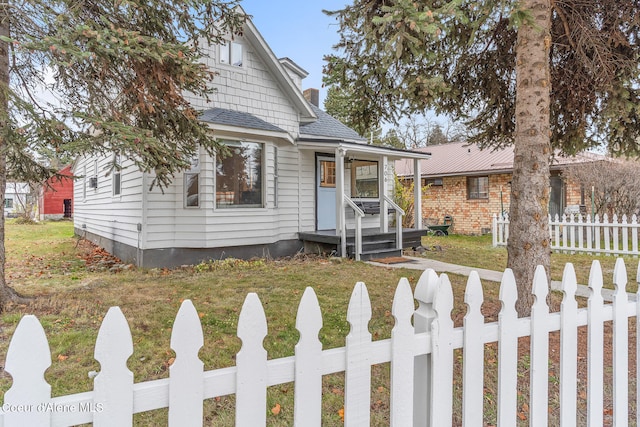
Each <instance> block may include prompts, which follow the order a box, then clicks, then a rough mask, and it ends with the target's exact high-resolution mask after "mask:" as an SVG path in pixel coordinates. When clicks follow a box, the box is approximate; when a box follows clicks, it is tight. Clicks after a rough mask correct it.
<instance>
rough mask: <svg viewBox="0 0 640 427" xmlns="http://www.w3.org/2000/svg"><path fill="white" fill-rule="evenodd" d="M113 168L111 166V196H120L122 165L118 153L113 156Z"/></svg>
mask: <svg viewBox="0 0 640 427" xmlns="http://www.w3.org/2000/svg"><path fill="white" fill-rule="evenodd" d="M113 163H114V168H113V179H112V187H111V188H112V194H113V197H121V196H122V167H121V162H120V155H119V154H116V155H115V156H114V160H113Z"/></svg>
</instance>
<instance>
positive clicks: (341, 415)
mask: <svg viewBox="0 0 640 427" xmlns="http://www.w3.org/2000/svg"><path fill="white" fill-rule="evenodd" d="M338 415H340V419H341V420H342V421H343V422H344V408H342V409H340V410H339V411H338Z"/></svg>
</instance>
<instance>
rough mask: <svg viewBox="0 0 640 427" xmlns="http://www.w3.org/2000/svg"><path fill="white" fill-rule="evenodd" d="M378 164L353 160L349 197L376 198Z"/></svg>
mask: <svg viewBox="0 0 640 427" xmlns="http://www.w3.org/2000/svg"><path fill="white" fill-rule="evenodd" d="M378 187H379V185H378V162H372V161H365V160H354V161H353V163H352V164H351V197H362V198H377V197H378Z"/></svg>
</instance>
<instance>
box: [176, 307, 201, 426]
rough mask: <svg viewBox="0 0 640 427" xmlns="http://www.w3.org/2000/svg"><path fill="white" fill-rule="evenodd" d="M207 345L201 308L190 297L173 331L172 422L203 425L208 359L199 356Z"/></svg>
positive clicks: (179, 313)
mask: <svg viewBox="0 0 640 427" xmlns="http://www.w3.org/2000/svg"><path fill="white" fill-rule="evenodd" d="M203 345H204V337H203V334H202V324H201V323H200V317H199V316H198V312H197V311H196V308H195V307H194V306H193V303H192V302H191V301H190V300H184V301H183V302H182V305H181V306H180V310H178V314H177V315H176V320H175V322H174V323H173V329H172V331H171V348H172V349H173V351H175V353H176V358H175V360H174V362H173V364H172V365H171V366H170V367H169V425H170V426H180V427H183V426H185V427H186V426H194V427H196V426H202V414H203V408H202V398H203V393H204V381H203V372H204V363H202V361H201V360H200V359H199V358H198V351H200V349H201V348H202V346H203Z"/></svg>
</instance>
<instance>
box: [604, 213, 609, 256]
mask: <svg viewBox="0 0 640 427" xmlns="http://www.w3.org/2000/svg"><path fill="white" fill-rule="evenodd" d="M602 223H603V224H604V250H605V253H604V254H605V256H609V255H611V240H610V238H609V235H610V231H611V226H610V224H609V216H608V215H607V214H604V215H603V216H602Z"/></svg>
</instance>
